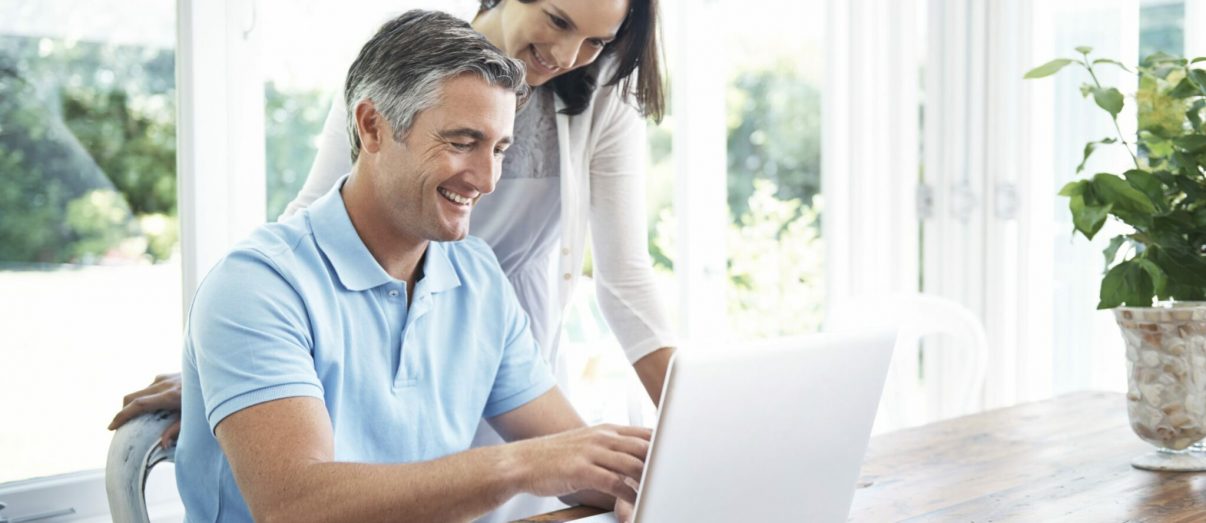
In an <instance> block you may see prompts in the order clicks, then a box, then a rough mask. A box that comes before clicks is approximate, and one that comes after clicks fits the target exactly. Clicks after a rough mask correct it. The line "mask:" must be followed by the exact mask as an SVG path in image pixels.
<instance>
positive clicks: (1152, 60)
mask: <svg viewBox="0 0 1206 523" xmlns="http://www.w3.org/2000/svg"><path fill="white" fill-rule="evenodd" d="M1184 61H1185V59H1184V58H1180V57H1176V56H1173V55H1170V54H1168V53H1165V52H1163V51H1156V52H1154V53H1152V54H1149V55H1147V58H1144V59H1143V60H1141V61H1140V62H1139V66H1140V67H1153V66H1156V65H1160V64H1168V63H1173V64H1176V63H1181V62H1184Z"/></svg>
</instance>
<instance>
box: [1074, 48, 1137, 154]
mask: <svg viewBox="0 0 1206 523" xmlns="http://www.w3.org/2000/svg"><path fill="white" fill-rule="evenodd" d="M1084 64H1085V69H1088V71H1089V77H1090V78H1092V79H1093V85H1096V86H1097V88H1098V89H1101V88H1102V87H1101V82H1100V81H1098V80H1097V73H1096V72H1094V71H1093V64H1092V63H1090V62H1089V55H1087V54H1086V55H1085V58H1084ZM1107 112H1108V111H1107ZM1110 121H1112V122H1114V131H1116V132H1117V133H1118V139H1119V140H1120V141H1122V147H1124V148H1125V149H1126V153H1127V154H1129V155H1131V161H1132V162H1135V168H1136V169H1142V167H1140V166H1139V158H1138V157H1136V156H1135V153H1134V151H1131V144H1130V142H1128V141H1126V137H1125V136H1123V135H1122V127H1120V126H1119V125H1118V115H1116V114H1114V113H1110Z"/></svg>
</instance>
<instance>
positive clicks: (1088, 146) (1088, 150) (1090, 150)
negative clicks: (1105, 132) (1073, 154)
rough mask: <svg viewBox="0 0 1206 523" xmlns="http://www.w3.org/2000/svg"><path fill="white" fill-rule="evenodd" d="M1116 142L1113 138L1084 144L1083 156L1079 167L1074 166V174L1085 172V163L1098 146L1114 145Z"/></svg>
mask: <svg viewBox="0 0 1206 523" xmlns="http://www.w3.org/2000/svg"><path fill="white" fill-rule="evenodd" d="M1117 141H1118V140H1116V139H1114V138H1103V139H1101V140H1098V141H1096V142H1089V143H1086V144H1085V156H1084V158H1083V159H1081V160H1080V165H1077V166H1076V174H1080V172H1081V171H1083V170H1085V163H1087V162H1088V161H1089V156H1090V155H1092V154H1093V150H1094V149H1097V146H1098V145H1109V144H1112V143H1115V142H1117Z"/></svg>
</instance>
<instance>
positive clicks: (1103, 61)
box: [1086, 53, 1131, 73]
mask: <svg viewBox="0 0 1206 523" xmlns="http://www.w3.org/2000/svg"><path fill="white" fill-rule="evenodd" d="M1086 54H1087V53H1086ZM1097 64H1110V65H1116V66H1118V67H1121V68H1122V70H1123V71H1126V72H1128V73H1129V72H1131V70H1130V69H1128V68H1127V67H1126V65H1124V64H1123V63H1122V62H1119V61H1118V60H1110V59H1109V58H1098V59H1096V60H1093V65H1097Z"/></svg>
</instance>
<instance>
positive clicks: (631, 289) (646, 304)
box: [590, 87, 675, 403]
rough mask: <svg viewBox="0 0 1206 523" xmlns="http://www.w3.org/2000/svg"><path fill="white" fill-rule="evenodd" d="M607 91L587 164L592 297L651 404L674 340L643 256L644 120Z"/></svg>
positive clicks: (645, 249) (649, 265) (646, 253)
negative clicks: (591, 247)
mask: <svg viewBox="0 0 1206 523" xmlns="http://www.w3.org/2000/svg"><path fill="white" fill-rule="evenodd" d="M613 89H614V88H611V87H605V88H602V89H601V90H600V92H599V98H598V99H597V100H596V104H597V107H596V108H595V111H596V114H595V115H594V116H595V120H596V122H595V125H594V130H593V132H594V133H595V134H596V135H597V136H594V137H592V138H593V140H592V141H593V148H592V149H591V150H592V151H593V153H592V155H591V158H590V187H591V188H590V224H591V226H590V230H591V238H592V240H593V247H594V248H593V249H592V252H593V253H594V254H593V255H594V265H595V269H596V270H595V275H594V276H595V285H596V294H597V296H598V299H599V305H600V307H601V308H602V310H603V316H604V317H605V318H606V319H607V324H608V326H609V327H611V330H612V332H614V333H615V334H616V338H617V339H619V341H620V346H621V347H623V348H624V352H625V354H626V355H627V356H628V361H630V362H632V363H633V367H635V368H636V370H637V375H638V376H639V377H640V378H641V383H642V384H643V385H644V386H645V390H646V391H647V392H648V393H649V397H650V398H653V400H654V402H655V403H657V402H658V401H659V400H660V397H659V396H660V395H661V391H662V382H663V381H664V380H665V375H666V367H667V366H668V364H669V360H670V355H671V354H672V352H673V349H672V347H673V346H674V344H675V341H674V333H673V329H672V328H671V326H670V322H669V319H668V318H667V316H666V313H665V307H664V306H663V304H662V301H661V297H660V295H659V294H658V289H657V282H656V280H655V279H654V275H653V262H652V260H651V259H650V257H649V247H648V239H647V234H648V223H647V220H646V217H645V212H646V211H645V184H646V179H645V170H646V148H647V147H648V145H647V141H646V138H645V134H646V133H645V120H644V119H642V118H641V116H640V114H638V113H637V111H636V109H635V108H633V107H632V106H631V105H628V104H627V103H624V102H623V101H621V100H619V99H618V98H617V97H616V95H615V93H614V91H613Z"/></svg>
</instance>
